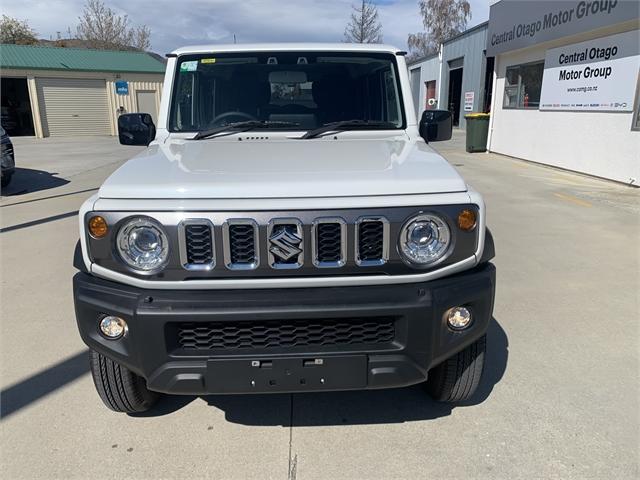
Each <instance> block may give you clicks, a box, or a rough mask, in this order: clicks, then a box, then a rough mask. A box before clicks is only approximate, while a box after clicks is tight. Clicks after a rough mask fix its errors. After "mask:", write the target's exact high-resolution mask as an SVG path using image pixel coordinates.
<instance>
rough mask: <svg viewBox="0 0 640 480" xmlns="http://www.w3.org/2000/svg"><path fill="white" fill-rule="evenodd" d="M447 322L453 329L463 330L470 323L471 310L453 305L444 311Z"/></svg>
mask: <svg viewBox="0 0 640 480" xmlns="http://www.w3.org/2000/svg"><path fill="white" fill-rule="evenodd" d="M445 317H446V319H447V324H448V325H449V328H451V329H453V330H464V329H465V328H467V327H468V326H469V325H471V320H472V316H471V312H470V311H469V310H468V309H466V308H465V307H453V308H450V309H449V310H447V312H446V313H445Z"/></svg>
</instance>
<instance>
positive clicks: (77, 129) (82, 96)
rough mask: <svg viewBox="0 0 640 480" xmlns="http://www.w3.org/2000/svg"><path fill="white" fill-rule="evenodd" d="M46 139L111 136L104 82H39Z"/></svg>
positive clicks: (76, 80)
mask: <svg viewBox="0 0 640 480" xmlns="http://www.w3.org/2000/svg"><path fill="white" fill-rule="evenodd" d="M37 85H38V103H39V104H40V115H41V116H42V127H43V130H44V135H45V136H52V137H54V136H65V135H66V136H69V135H111V126H110V123H109V108H108V106H107V89H106V83H105V81H104V80H89V79H76V78H39V79H37Z"/></svg>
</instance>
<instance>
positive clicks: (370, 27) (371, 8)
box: [344, 0, 382, 43]
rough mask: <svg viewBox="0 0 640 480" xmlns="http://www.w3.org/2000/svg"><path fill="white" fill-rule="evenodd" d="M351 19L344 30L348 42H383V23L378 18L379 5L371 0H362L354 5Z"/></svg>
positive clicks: (345, 39)
mask: <svg viewBox="0 0 640 480" xmlns="http://www.w3.org/2000/svg"><path fill="white" fill-rule="evenodd" d="M351 8H352V9H353V12H351V20H349V23H348V24H347V28H345V30H344V41H345V42H348V43H382V24H381V23H380V21H379V20H378V7H376V6H375V5H374V4H373V3H372V2H371V0H362V3H361V4H360V5H359V6H356V5H352V6H351Z"/></svg>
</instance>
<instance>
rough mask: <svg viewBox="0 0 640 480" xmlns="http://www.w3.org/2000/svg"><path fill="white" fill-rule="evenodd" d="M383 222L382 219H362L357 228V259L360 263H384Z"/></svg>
mask: <svg viewBox="0 0 640 480" xmlns="http://www.w3.org/2000/svg"><path fill="white" fill-rule="evenodd" d="M384 230H385V224H384V222H383V221H382V220H369V219H365V220H362V221H361V222H360V224H359V228H358V244H357V246H358V252H357V259H356V260H357V261H358V262H359V263H361V264H368V263H384V260H385V237H386V235H385V231H384Z"/></svg>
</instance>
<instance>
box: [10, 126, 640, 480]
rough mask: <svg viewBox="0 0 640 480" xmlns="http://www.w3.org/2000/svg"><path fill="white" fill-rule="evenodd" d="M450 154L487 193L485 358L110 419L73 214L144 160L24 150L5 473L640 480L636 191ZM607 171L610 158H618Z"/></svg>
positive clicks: (59, 145) (452, 148) (105, 145)
mask: <svg viewBox="0 0 640 480" xmlns="http://www.w3.org/2000/svg"><path fill="white" fill-rule="evenodd" d="M437 147H438V148H439V149H440V150H441V151H442V152H443V153H445V154H446V155H447V156H448V158H449V159H450V161H451V163H453V164H454V165H455V166H456V167H457V168H458V169H459V170H460V172H461V173H462V174H463V175H464V176H465V178H466V179H467V180H468V181H469V183H471V184H472V185H473V186H474V187H475V188H476V189H477V190H479V191H480V192H482V193H483V194H484V196H485V200H486V202H487V206H488V212H489V213H488V222H489V225H490V227H491V229H492V231H493V234H494V237H495V240H496V248H497V253H498V256H497V258H496V259H495V264H496V266H497V268H498V291H497V298H496V306H495V322H493V324H492V326H491V328H490V331H489V339H488V348H489V351H488V366H487V370H486V375H485V379H484V383H483V384H482V385H481V388H480V390H479V392H478V395H477V396H476V398H475V399H474V400H473V401H471V402H469V403H468V404H466V405H464V406H458V407H456V408H450V407H448V406H443V405H439V404H436V403H434V402H432V401H431V400H430V399H429V398H428V397H427V396H426V394H424V393H423V391H422V390H421V388H420V387H419V386H417V387H411V388H405V389H397V390H388V391H378V392H350V393H326V394H297V395H272V396H244V397H242V396H230V397H223V396H211V397H206V398H196V397H172V398H167V399H166V400H164V401H162V402H161V403H160V404H159V406H158V408H156V409H155V410H153V411H152V412H151V413H149V414H146V415H140V416H126V415H119V414H115V413H112V412H110V411H109V410H107V409H106V408H104V407H103V405H102V404H101V402H100V400H99V399H98V396H97V394H96V393H95V391H94V387H93V384H92V381H91V378H90V376H89V374H88V363H87V358H86V348H85V347H84V345H83V344H82V342H81V340H80V338H79V336H78V334H77V331H76V327H75V320H74V313H73V301H72V295H71V277H72V275H73V274H74V270H73V267H72V266H71V258H72V252H73V248H74V244H75V242H76V239H77V236H78V233H77V219H76V215H75V213H76V211H77V210H78V208H79V206H80V204H81V203H82V201H83V200H84V199H85V198H86V197H88V196H89V195H91V193H92V192H93V191H94V189H96V188H97V187H98V186H99V185H100V183H101V181H102V180H103V179H104V178H105V177H106V176H107V175H108V174H109V173H110V172H111V171H113V170H114V169H115V167H117V166H118V165H119V164H120V163H121V162H122V161H123V159H125V158H127V157H128V156H130V155H132V154H133V152H135V151H136V150H137V149H136V148H128V147H120V146H118V145H117V144H116V140H115V139H110V138H99V139H95V138H87V139H79V140H75V141H70V140H66V141H65V140H62V141H61V140H52V139H47V140H26V139H17V140H16V141H15V149H16V155H17V164H18V167H19V170H18V171H17V175H16V177H15V183H13V184H12V185H11V186H10V187H9V188H7V189H6V190H4V191H3V192H2V194H3V197H2V198H1V199H0V215H1V227H2V232H1V233H0V242H1V245H0V246H1V262H2V263H1V276H2V278H1V281H2V291H1V304H2V305H1V310H0V313H1V319H0V348H1V352H0V375H1V377H0V390H1V392H0V395H1V396H0V406H1V408H2V419H1V421H0V428H1V430H0V435H1V445H0V476H1V477H2V478H7V479H13V478H82V479H85V478H154V479H155V478H205V477H206V478H256V479H263V478H276V479H283V480H284V479H287V478H298V479H315V478H363V479H364V478H366V479H373V478H380V479H383V478H384V479H389V478H407V479H414V478H460V479H462V478H500V479H507V478H508V479H511V478H526V479H529V478H576V479H582V478H603V479H604V478H606V479H610V478H617V479H623V478H638V476H639V475H640V470H639V467H638V464H639V462H638V445H639V412H640V408H639V407H640V405H639V398H640V390H639V389H640V383H639V382H638V379H639V378H640V375H639V373H640V371H639V365H640V364H639V361H638V360H639V359H638V356H639V350H640V349H639V346H640V345H639V339H640V336H639V333H640V332H639V315H638V308H639V299H638V292H639V291H640V288H639V287H640V285H639V272H640V265H639V258H640V250H639V247H638V245H640V243H639V239H640V190H638V189H632V188H628V187H624V186H620V185H616V184H612V183H609V182H605V181H600V180H594V179H590V178H586V177H583V176H580V175H575V174H571V173H567V172H561V171H557V170H553V169H550V168H546V167H541V166H537V165H532V164H528V163H525V162H521V161H517V160H513V159H509V158H505V157H500V156H496V155H488V154H473V155H471V154H466V153H464V151H463V148H462V142H461V137H460V136H459V135H457V139H456V141H453V142H446V143H443V144H441V145H437ZM612 161H614V160H613V159H612Z"/></svg>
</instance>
